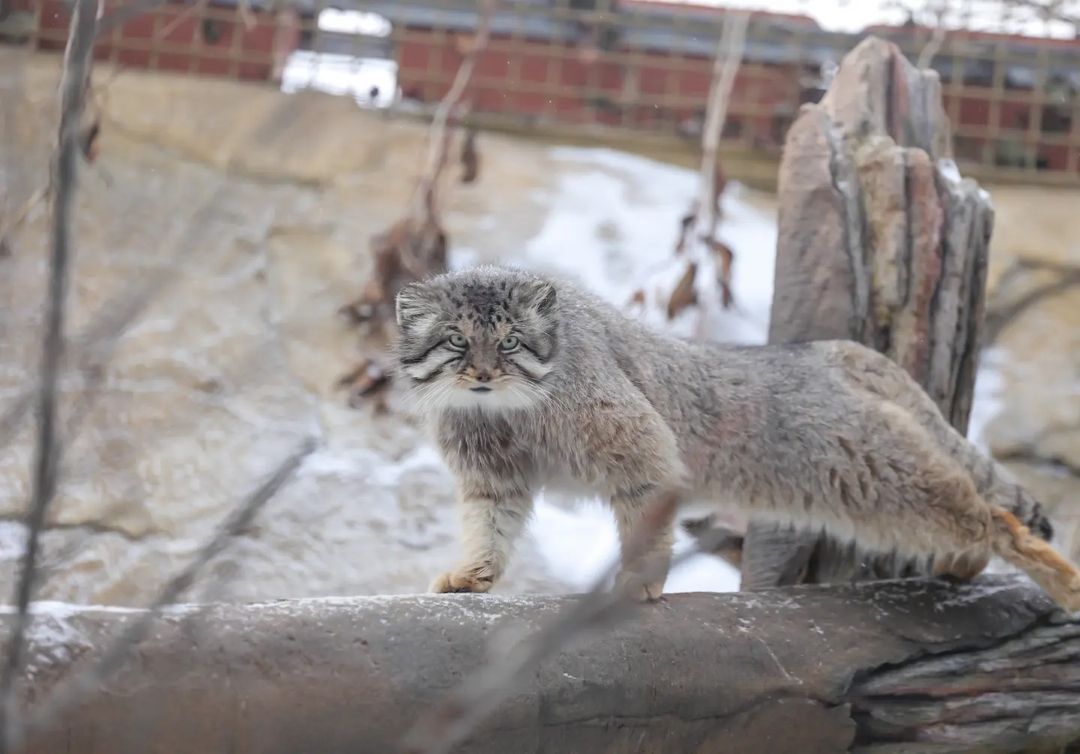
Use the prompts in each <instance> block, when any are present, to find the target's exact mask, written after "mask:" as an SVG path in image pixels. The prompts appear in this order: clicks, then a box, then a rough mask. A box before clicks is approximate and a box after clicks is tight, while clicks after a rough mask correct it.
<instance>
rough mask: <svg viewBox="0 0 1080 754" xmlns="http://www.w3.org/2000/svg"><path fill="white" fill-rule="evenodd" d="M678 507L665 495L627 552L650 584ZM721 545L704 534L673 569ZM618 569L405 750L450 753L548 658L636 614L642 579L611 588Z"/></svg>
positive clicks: (454, 699)
mask: <svg viewBox="0 0 1080 754" xmlns="http://www.w3.org/2000/svg"><path fill="white" fill-rule="evenodd" d="M677 506H678V497H677V496H675V495H669V496H665V497H663V498H660V499H658V500H657V501H656V502H655V503H653V504H652V505H650V506H649V508H647V509H646V511H645V514H644V516H642V519H641V521H640V522H639V523H638V525H637V526H636V527H635V528H634V532H633V534H632V536H631V537H630V540H629V542H628V543H627V546H626V548H625V550H624V552H623V557H622V563H623V568H627V567H629V570H631V571H634V570H636V569H635V566H641V565H644V568H641V569H640V571H638V573H640V578H641V579H643V580H644V581H645V582H649V581H651V580H653V578H654V577H658V576H659V575H660V574H659V573H657V571H658V570H659V569H664V568H666V564H662V563H657V562H649V560H648V559H647V555H648V553H649V551H650V545H651V543H652V542H653V541H654V539H655V537H656V536H657V535H658V534H659V533H660V531H661V530H662V529H663V528H664V527H665V526H667V525H669V524H670V522H671V520H672V518H673V517H674V514H675V511H676V508H677ZM716 545H717V543H716V542H714V541H713V540H712V539H711V538H710V537H708V536H704V535H703V537H702V539H701V540H699V541H698V542H697V546H696V547H694V548H692V549H690V550H688V551H687V552H684V553H683V554H681V555H680V556H679V557H678V558H676V559H674V561H673V562H672V563H671V566H670V567H671V568H675V567H677V566H678V565H680V564H681V563H683V562H685V561H686V560H688V559H689V558H691V557H694V556H696V555H698V554H700V552H701V549H699V548H702V547H704V548H706V550H708V548H715V547H716ZM618 569H619V562H618V561H617V562H615V563H613V564H612V565H611V566H610V567H609V568H608V569H606V570H605V571H604V572H603V573H602V574H601V575H600V577H599V578H597V579H596V581H595V582H594V583H593V586H592V588H591V589H589V591H588V592H587V593H586V594H584V595H582V596H581V597H580V598H579V599H577V600H575V601H574V602H573V603H572V604H570V605H569V606H567V607H566V608H564V609H563V610H562V611H561V612H560V613H559V615H558V616H556V618H555V619H554V620H553V621H552V622H551V623H549V624H548V625H547V626H546V627H544V628H542V629H541V630H540V631H538V632H537V633H536V634H535V635H533V636H532V637H531V638H529V639H528V640H526V641H522V642H519V643H518V644H517V645H516V647H515V648H514V650H513V651H512V652H511V653H510V654H509V655H508V656H507V657H504V658H500V659H499V661H498V662H492V663H489V664H488V665H487V666H485V667H484V668H482V669H480V670H479V671H478V672H477V673H476V674H474V675H473V676H472V677H471V678H468V679H466V680H465V681H464V682H463V683H462V684H461V685H460V686H458V687H457V688H456V689H454V690H452V691H451V692H449V693H448V694H447V695H446V696H444V697H443V698H442V699H441V700H440V701H439V702H438V703H437V704H435V705H434V707H432V709H431V711H430V712H428V713H427V714H426V715H424V716H423V717H421V719H420V720H418V721H417V722H416V724H415V725H414V726H413V728H412V730H411V731H409V733H408V735H407V736H406V737H405V740H404V742H403V750H404V752H405V753H406V754H446V752H449V751H450V750H451V749H452V748H453V747H454V746H455V745H457V744H458V743H460V742H461V741H462V740H464V739H465V738H466V737H467V736H468V735H469V733H471V732H472V731H473V730H474V729H475V728H476V726H478V725H479V724H480V723H481V722H483V720H484V719H485V718H486V717H488V716H489V715H490V714H491V713H492V712H494V711H495V709H496V708H497V707H498V705H499V703H500V702H501V701H502V700H503V699H504V698H505V697H506V696H507V695H508V694H510V693H511V692H512V691H513V689H514V688H516V687H517V686H518V685H520V684H521V683H522V682H523V681H524V680H525V679H526V678H527V677H528V675H529V674H530V673H531V672H532V671H534V670H535V669H536V667H537V666H538V665H539V664H540V663H541V662H542V661H543V660H544V659H546V658H548V657H550V656H552V655H553V654H555V653H556V652H558V651H559V650H561V649H563V648H565V647H566V646H567V645H568V644H570V643H571V642H573V641H574V640H576V639H577V638H579V637H580V636H582V635H583V634H585V633H588V632H591V631H593V630H595V629H597V628H600V627H602V626H608V625H611V624H612V623H614V622H617V621H619V620H620V619H623V618H625V617H627V616H629V615H633V614H634V611H633V610H631V609H630V608H631V607H632V606H633V605H635V604H637V603H638V600H637V596H638V595H637V592H636V588H635V584H636V580H631V581H628V582H626V583H624V584H621V585H620V584H618V583H617V582H616V587H615V589H614V590H610V591H609V589H608V584H610V583H611V580H612V578H613V577H614V576H615V574H616V572H617V571H618Z"/></svg>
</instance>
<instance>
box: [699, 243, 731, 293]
mask: <svg viewBox="0 0 1080 754" xmlns="http://www.w3.org/2000/svg"><path fill="white" fill-rule="evenodd" d="M705 245H706V246H708V247H709V251H711V252H712V253H713V257H714V258H715V259H716V282H718V283H719V284H720V295H721V297H722V303H723V305H724V308H725V309H730V308H731V305H732V304H733V303H735V296H734V294H733V293H732V292H731V264H732V262H734V261H735V252H733V251H732V250H731V247H729V246H728V245H727V244H725V243H723V242H721V241H717V240H716V239H715V238H706V239H705Z"/></svg>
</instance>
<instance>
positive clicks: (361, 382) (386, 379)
mask: <svg viewBox="0 0 1080 754" xmlns="http://www.w3.org/2000/svg"><path fill="white" fill-rule="evenodd" d="M389 385H390V376H389V375H388V374H387V372H386V370H385V369H384V368H383V367H382V365H380V364H379V363H378V362H376V361H375V360H374V359H364V360H363V361H362V362H360V364H359V365H358V366H357V367H356V368H355V369H353V370H351V371H350V372H348V373H347V374H345V375H344V376H342V377H341V379H339V380H338V381H337V387H338V389H347V390H348V391H349V405H350V406H351V407H353V408H356V407H357V406H358V405H359V404H360V403H361V402H362V400H363V399H364V398H367V397H369V396H371V395H373V394H375V393H377V392H380V391H382V390H385V389H386V388H387V387H388V386H389Z"/></svg>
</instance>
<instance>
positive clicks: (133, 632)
mask: <svg viewBox="0 0 1080 754" xmlns="http://www.w3.org/2000/svg"><path fill="white" fill-rule="evenodd" d="M315 447H316V442H315V440H314V439H309V440H307V441H305V442H304V443H303V444H302V445H301V447H300V448H299V449H298V450H297V451H296V452H295V453H293V454H292V455H291V456H289V457H288V458H286V459H285V460H284V461H283V462H282V463H281V464H279V465H278V467H277V468H276V469H275V470H274V471H273V473H272V474H270V476H269V477H268V478H267V479H266V481H265V482H263V483H262V484H261V485H260V486H259V487H258V488H257V489H256V490H255V491H254V492H252V493H251V494H250V495H249V496H248V497H247V499H245V500H244V501H243V502H241V503H240V504H239V505H238V506H236V508H235V509H234V510H233V511H232V513H230V514H229V516H228V518H226V519H225V521H224V522H223V523H222V525H221V526H220V528H219V529H218V531H217V532H216V533H215V534H214V536H213V537H211V538H210V540H209V541H208V542H207V543H206V544H205V545H203V546H202V547H201V548H200V549H199V551H198V552H197V553H196V555H195V557H194V558H193V559H192V560H191V562H190V563H188V565H187V566H186V567H185V568H184V569H183V570H181V571H180V572H178V573H177V574H175V575H174V576H173V577H172V578H171V579H170V580H169V581H168V582H167V583H166V584H165V586H164V587H162V589H161V591H160V592H159V593H158V596H157V597H156V598H155V599H154V600H153V602H151V604H150V606H149V608H148V609H147V610H146V611H145V612H143V613H141V614H140V615H139V617H138V619H136V620H134V621H132V622H131V623H130V624H129V625H127V626H126V627H125V628H124V629H123V631H122V632H121V633H120V635H119V636H117V637H116V638H115V640H113V641H112V643H111V644H110V646H109V647H108V648H107V649H106V650H105V651H104V653H103V654H102V655H101V656H100V657H99V658H98V659H97V660H96V661H95V662H93V663H92V664H90V665H89V666H88V667H87V668H85V669H84V670H82V671H81V672H76V673H75V674H74V675H72V676H71V677H69V678H68V679H67V680H66V682H65V683H64V684H63V685H61V686H58V687H57V688H55V689H53V690H52V692H51V694H50V695H49V696H47V697H46V698H45V699H44V700H42V701H40V702H38V703H37V704H36V705H34V707H33V708H32V710H31V712H30V714H29V715H28V719H27V720H26V721H25V722H20V721H18V718H17V717H13V718H11V719H10V720H9V723H10V724H9V726H8V736H9V740H10V741H11V748H10V750H11V751H17V750H18V747H19V746H20V745H22V743H23V741H24V739H25V737H26V736H27V735H28V734H31V733H32V732H33V731H41V730H46V729H48V728H49V727H50V726H52V725H54V724H55V723H56V721H57V720H59V719H60V718H61V717H62V715H63V714H64V712H65V711H67V710H68V709H69V708H70V707H71V706H72V705H74V704H77V703H78V702H80V701H82V700H83V699H84V698H85V696H86V695H87V694H89V693H92V692H94V691H95V690H96V689H97V685H98V684H99V683H100V682H101V681H102V679H104V678H105V677H106V676H107V675H108V674H109V673H111V672H112V671H114V670H116V669H117V668H118V667H119V666H120V665H121V664H122V663H123V661H124V660H125V659H126V658H127V656H128V655H129V654H130V652H131V651H132V650H133V649H134V648H135V646H136V645H137V644H139V643H140V642H141V641H142V640H143V639H144V638H145V637H146V635H147V633H148V632H149V630H150V627H151V625H153V622H154V620H155V619H156V618H157V617H158V616H159V615H160V613H161V610H162V608H164V607H166V606H168V605H171V604H173V603H175V602H176V601H177V600H178V599H179V598H180V596H181V595H183V594H184V592H186V591H187V590H188V588H190V587H191V585H192V584H193V583H194V582H195V579H196V577H197V576H198V575H199V573H200V572H201V571H202V570H203V568H204V567H205V566H206V565H207V564H208V563H209V562H210V561H212V560H213V559H214V558H215V557H217V556H218V555H220V554H221V553H222V552H223V551H224V550H225V548H226V547H228V545H229V543H230V542H231V541H232V540H233V539H234V538H235V537H237V536H238V535H239V534H241V533H243V532H244V531H245V530H246V529H248V528H249V527H250V525H251V523H252V521H254V519H255V516H257V515H258V513H259V511H261V510H262V509H263V507H265V506H266V504H267V503H268V502H270V500H271V499H273V497H274V496H275V495H276V494H277V493H278V491H279V490H281V488H282V487H284V486H285V483H286V482H288V480H289V479H290V478H291V477H292V475H293V474H294V473H296V470H297V469H298V468H300V465H301V464H302V463H303V461H304V459H305V458H307V457H308V456H309V455H311V453H312V452H313V451H314V450H315Z"/></svg>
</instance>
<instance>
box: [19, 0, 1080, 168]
mask: <svg viewBox="0 0 1080 754" xmlns="http://www.w3.org/2000/svg"><path fill="white" fill-rule="evenodd" d="M7 2H8V7H9V8H12V9H14V12H17V13H21V14H24V15H25V17H26V21H25V23H24V26H25V27H26V28H25V29H24V31H23V35H24V37H25V40H26V41H28V42H29V44H30V45H31V46H34V47H36V48H42V49H60V48H62V47H63V43H64V40H65V39H66V33H67V23H68V18H69V15H68V14H69V12H70V11H69V6H68V5H67V4H66V3H65V2H63V0H7ZM104 7H105V9H106V15H107V16H108V15H109V14H113V15H112V18H111V19H109V20H108V21H104V22H103V25H104V27H105V30H104V32H103V33H102V34H101V36H100V38H99V42H98V46H97V48H96V55H97V57H98V59H99V60H102V61H108V62H110V63H113V64H114V65H119V66H122V67H125V68H149V69H152V70H166V71H176V72H183V73H189V74H195V75H215V76H227V77H231V78H241V79H254V80H270V81H280V80H281V78H282V76H283V75H285V74H286V71H287V69H289V66H290V60H291V58H290V55H292V54H293V53H295V52H297V51H301V52H302V54H303V55H307V56H308V57H306V58H304V61H305V62H304V65H305V66H308V67H307V68H305V69H304V70H307V71H308V73H309V74H310V80H311V82H312V83H316V85H318V84H317V80H318V79H319V78H320V75H321V74H320V71H321V70H324V69H327V70H325V72H326V73H328V74H329V75H330V76H331V78H333V80H334V82H335V83H334V85H333V87H332V88H334V89H335V91H340V90H341V89H342V88H344V90H345V91H346V92H347V93H349V94H352V95H354V96H356V97H357V98H358V99H360V100H361V101H363V102H366V103H371V102H372V101H375V100H376V99H377V100H379V101H381V102H385V101H388V96H387V93H385V92H383V93H382V94H381V95H378V96H375V95H373V94H372V93H371V92H370V91H368V89H367V87H363V89H364V90H363V91H354V90H353V85H351V84H349V83H348V80H349V77H350V75H352V73H353V72H354V69H356V68H357V67H359V66H362V65H366V64H367V63H365V62H364V61H371V60H379V59H382V60H384V61H385V62H387V63H391V64H392V65H393V66H395V67H396V71H397V73H396V81H397V86H398V87H400V89H401V92H402V94H403V95H404V96H405V98H406V99H408V100H411V101H412V102H414V103H416V102H419V103H421V104H426V105H431V104H433V103H434V102H436V101H438V99H439V98H440V97H441V96H442V95H443V94H444V93H445V92H446V90H447V88H448V87H449V85H450V81H451V79H452V78H453V76H454V72H455V71H456V69H457V66H458V65H459V64H460V62H461V60H462V57H463V55H464V50H465V48H466V47H467V45H468V40H469V39H470V36H471V35H472V34H473V33H475V30H476V27H477V24H478V19H479V15H480V4H479V2H478V1H477V0H353V1H352V2H348V3H330V2H327V0H282V1H281V2H273V3H270V2H265V1H264V0H213V2H210V1H209V0H105V2H104ZM132 8H134V9H135V10H132ZM336 8H344V9H347V10H356V11H362V12H367V13H374V14H377V15H378V16H379V17H381V18H382V20H383V21H384V22H386V23H385V25H384V26H379V25H378V24H372V23H366V24H362V23H356V22H350V21H347V20H342V17H341V16H340V14H339V15H338V16H337V18H338V22H337V23H336V24H331V23H327V22H325V21H324V22H320V17H321V14H322V13H323V12H324V11H327V10H330V11H331V12H333V13H337V11H336V10H334V9H336ZM724 18H725V16H724V13H723V11H722V10H719V9H715V8H714V9H710V8H707V7H701V6H697V7H693V6H689V7H680V6H677V5H676V6H673V5H663V4H657V3H650V2H644V1H640V0H501V1H500V2H499V3H498V4H497V6H496V10H495V12H494V15H493V18H492V23H491V29H492V38H491V40H490V42H489V44H488V45H487V48H486V50H485V51H484V53H483V55H482V56H481V60H480V61H479V65H478V68H477V72H476V75H475V76H474V79H473V83H472V85H471V87H470V91H469V93H468V97H467V98H466V99H467V104H468V106H469V108H470V117H472V118H473V119H475V120H476V121H477V122H480V123H482V124H486V125H490V126H493V127H505V128H513V129H528V130H530V131H533V132H537V133H541V134H543V133H549V134H555V135H559V136H561V137H564V138H567V137H569V138H572V137H574V136H580V137H588V136H590V135H591V136H592V137H593V138H596V137H597V133H598V132H600V133H602V134H603V136H602V138H603V139H604V140H605V141H606V142H607V143H609V144H610V143H617V142H618V140H619V139H620V138H624V139H630V140H633V142H634V143H642V142H643V141H644V142H645V143H646V144H647V143H650V142H652V143H653V144H654V146H655V147H657V148H661V147H662V146H663V145H665V144H666V145H667V146H670V145H671V144H670V143H671V142H674V143H677V144H683V145H685V146H686V147H690V148H696V147H697V145H698V142H699V138H700V129H701V126H702V120H703V117H704V112H705V101H706V98H707V93H708V87H709V82H710V79H711V70H712V59H713V57H714V55H715V53H716V49H717V41H718V40H719V38H720V35H721V29H722V27H723V23H724ZM867 33H873V34H875V35H877V36H880V37H883V38H886V39H889V40H891V41H893V42H895V43H896V44H898V45H899V46H900V47H901V48H902V49H903V51H904V54H905V55H906V56H908V58H910V59H912V60H914V59H916V58H917V57H920V55H921V54H922V53H923V52H924V51H926V50H927V49H928V48H929V47H930V46H932V45H935V44H937V42H938V41H940V47H939V48H937V51H936V53H935V54H932V55H929V56H928V57H929V59H930V65H931V66H932V67H933V68H935V69H936V70H937V72H938V74H939V75H940V76H941V78H942V84H943V86H942V95H943V98H944V102H945V109H946V112H947V114H948V116H949V118H950V120H951V122H952V124H953V126H954V136H955V151H956V155H957V157H958V159H959V161H960V162H961V164H962V166H963V167H964V168H965V170H966V172H968V173H971V172H972V171H973V170H976V171H977V172H978V173H979V174H980V175H989V176H992V177H994V178H997V179H1010V178H1014V179H1023V180H1028V181H1038V182H1043V183H1069V184H1076V183H1078V182H1080V73H1078V71H1080V41H1078V40H1061V39H1035V38H1029V37H1021V36H1017V35H1006V34H989V33H980V32H969V31H954V32H949V33H948V34H946V35H945V36H944V37H943V38H942V39H940V40H935V36H934V30H933V29H929V28H925V27H919V26H899V27H874V28H873V29H870V30H867ZM7 36H8V38H9V39H13V38H14V37H12V36H11V35H10V34H9V35H7ZM863 36H865V35H864V34H859V35H856V34H840V33H833V32H827V31H824V30H822V29H820V28H819V27H818V25H817V24H816V23H815V22H814V21H813V20H812V19H810V18H809V17H806V16H799V15H794V14H775V13H764V12H759V13H755V14H754V15H753V17H752V18H751V22H750V25H749V28H748V30H747V42H746V51H745V56H744V58H743V65H742V68H741V70H740V71H739V74H738V77H737V79H736V82H735V86H734V89H733V92H732V96H731V101H730V103H729V108H728V118H727V123H726V126H725V130H724V134H723V137H724V141H725V147H726V149H727V150H728V151H729V152H730V151H734V152H736V153H742V154H746V155H757V156H759V157H766V158H768V159H774V158H775V156H776V155H777V154H779V151H780V148H781V145H782V144H783V140H784V136H785V133H786V131H787V128H788V127H789V126H790V124H791V123H792V122H793V120H794V118H795V117H796V115H797V114H798V109H799V107H800V105H802V104H803V103H806V102H813V101H816V100H817V99H818V98H819V97H820V96H821V95H822V93H823V91H824V89H825V88H826V87H827V86H828V83H829V76H830V71H831V70H832V68H833V67H834V66H835V64H836V63H837V62H839V60H840V58H841V57H842V56H843V55H844V54H845V53H846V52H847V51H848V50H850V49H851V48H852V47H854V46H855V44H857V43H858V41H859V40H860V39H861V38H863ZM4 38H5V34H4V30H3V23H0V41H3V39H4ZM289 70H291V71H292V72H293V73H292V75H291V78H292V80H293V82H294V83H295V82H297V81H299V82H300V84H301V85H303V83H304V77H305V75H307V74H305V73H303V72H298V69H297V68H295V67H294V68H292V69H289Z"/></svg>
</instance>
